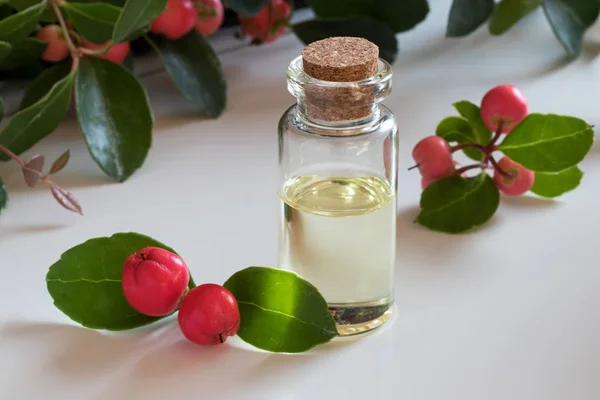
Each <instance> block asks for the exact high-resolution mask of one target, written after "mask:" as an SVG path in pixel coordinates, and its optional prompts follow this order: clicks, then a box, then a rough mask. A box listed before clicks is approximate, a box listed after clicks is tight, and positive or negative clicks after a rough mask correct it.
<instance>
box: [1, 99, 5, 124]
mask: <svg viewBox="0 0 600 400" xmlns="http://www.w3.org/2000/svg"><path fill="white" fill-rule="evenodd" d="M2 118H4V101H3V100H2V98H0V121H2Z"/></svg>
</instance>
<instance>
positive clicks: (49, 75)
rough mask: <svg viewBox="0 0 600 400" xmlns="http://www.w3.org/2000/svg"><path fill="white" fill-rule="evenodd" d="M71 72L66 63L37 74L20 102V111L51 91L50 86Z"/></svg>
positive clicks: (68, 63) (68, 64)
mask: <svg viewBox="0 0 600 400" xmlns="http://www.w3.org/2000/svg"><path fill="white" fill-rule="evenodd" d="M70 71H71V63H70V62H68V61H65V62H61V63H59V64H56V65H54V66H52V67H50V68H48V69H46V70H44V72H42V73H41V74H39V75H38V76H37V77H36V78H35V79H34V80H33V81H32V82H31V83H30V84H29V86H28V87H27V90H26V91H25V95H24V96H23V99H22V100H21V109H25V108H27V107H29V106H30V105H32V104H34V103H37V102H38V101H39V100H40V99H41V98H42V97H44V96H45V95H46V93H48V92H49V91H50V89H52V86H54V84H55V83H56V82H58V81H60V80H61V79H63V78H64V77H65V76H67V75H69V72H70Z"/></svg>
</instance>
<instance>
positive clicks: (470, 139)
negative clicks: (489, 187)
mask: <svg viewBox="0 0 600 400" xmlns="http://www.w3.org/2000/svg"><path fill="white" fill-rule="evenodd" d="M435 134H436V135H437V136H439V137H441V138H444V140H446V141H447V142H449V143H450V142H456V143H460V144H462V143H479V138H478V137H477V136H476V135H475V133H474V132H473V128H472V127H471V124H469V121H467V120H466V119H464V118H462V117H448V118H445V119H443V120H442V121H441V122H440V123H439V125H438V126H437V128H436V130H435ZM463 152H464V153H465V154H466V155H467V156H468V157H469V158H471V159H473V160H476V161H481V160H483V158H484V154H483V153H482V152H481V151H479V150H477V149H473V148H466V149H463Z"/></svg>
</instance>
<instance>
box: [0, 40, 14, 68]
mask: <svg viewBox="0 0 600 400" xmlns="http://www.w3.org/2000/svg"><path fill="white" fill-rule="evenodd" d="M11 48H12V47H11V45H10V43H7V42H0V64H1V63H2V61H4V59H5V58H6V57H8V55H9V54H10V51H11Z"/></svg>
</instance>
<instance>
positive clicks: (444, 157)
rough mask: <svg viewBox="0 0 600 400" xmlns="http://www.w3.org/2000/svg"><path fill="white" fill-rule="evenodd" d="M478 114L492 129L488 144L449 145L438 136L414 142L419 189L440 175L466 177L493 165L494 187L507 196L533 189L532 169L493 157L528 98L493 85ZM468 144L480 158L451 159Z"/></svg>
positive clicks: (522, 115) (521, 116)
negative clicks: (463, 161) (468, 160)
mask: <svg viewBox="0 0 600 400" xmlns="http://www.w3.org/2000/svg"><path fill="white" fill-rule="evenodd" d="M480 114H481V120H482V121H483V123H484V124H485V126H486V127H487V128H488V129H489V130H490V131H492V132H495V135H494V136H493V137H492V139H491V141H490V142H489V143H488V144H480V143H469V142H466V143H461V144H458V145H456V146H453V147H450V146H449V145H448V142H447V141H446V140H445V139H443V138H442V137H439V136H428V137H426V138H424V139H422V140H421V141H419V142H418V143H417V144H416V146H415V147H414V149H413V152H412V157H413V159H414V160H415V162H416V163H417V165H416V166H415V167H418V169H419V172H420V173H421V176H422V178H421V187H422V189H425V188H426V187H427V186H429V185H430V184H431V183H433V182H435V181H437V180H439V179H441V178H444V177H448V176H451V175H462V176H466V172H467V171H469V170H471V169H478V168H479V169H488V168H493V169H494V182H495V183H496V186H498V189H499V190H500V191H501V192H503V193H504V194H506V195H508V196H519V195H522V194H524V193H526V192H527V191H529V190H530V189H531V188H532V186H533V183H534V178H535V173H534V172H533V171H531V170H529V169H527V168H525V167H523V166H522V165H521V164H519V163H517V162H515V161H513V160H511V159H510V158H508V157H506V156H504V157H503V158H501V159H500V160H499V161H496V160H495V158H494V157H493V153H494V152H495V151H496V150H497V148H496V145H497V142H498V140H499V139H500V137H501V136H502V135H505V134H510V132H511V130H512V129H513V128H514V127H515V126H517V125H518V124H519V123H520V122H521V121H522V120H523V119H524V118H525V117H526V116H527V114H528V105H527V100H526V99H525V96H523V93H522V92H521V91H520V90H519V89H518V88H516V87H515V86H512V85H500V86H496V87H494V88H493V89H491V90H490V91H488V92H487V93H486V94H485V96H484V97H483V99H482V100H481V107H480ZM469 147H472V148H475V149H478V150H480V151H481V152H482V153H483V154H484V157H483V160H482V162H480V163H477V164H473V165H468V166H465V167H462V166H461V165H459V164H458V163H457V162H456V161H454V159H453V156H452V155H453V153H455V152H457V151H459V150H463V149H465V148H469ZM415 167H412V168H415Z"/></svg>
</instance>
